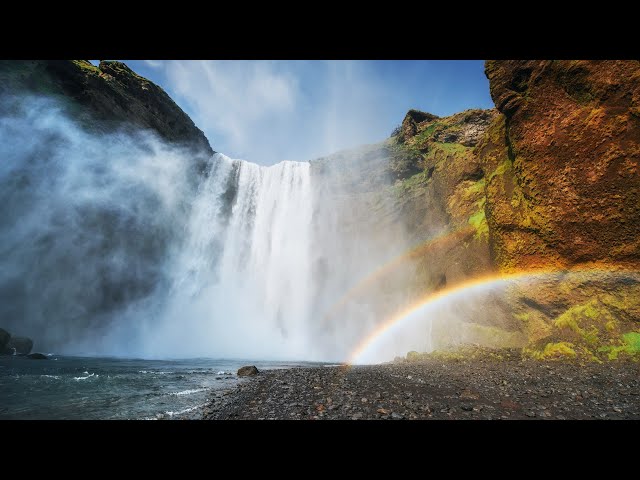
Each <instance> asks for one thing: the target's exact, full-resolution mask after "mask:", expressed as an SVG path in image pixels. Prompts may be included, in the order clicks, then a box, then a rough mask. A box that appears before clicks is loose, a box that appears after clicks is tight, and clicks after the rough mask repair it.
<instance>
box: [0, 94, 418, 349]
mask: <svg viewBox="0 0 640 480" xmlns="http://www.w3.org/2000/svg"><path fill="white" fill-rule="evenodd" d="M3 102H4V103H3ZM0 113H1V115H0V158H2V159H3V162H0V200H2V204H3V205H4V207H5V208H4V210H3V213H2V215H0V226H1V227H2V235H0V264H1V265H2V266H3V268H2V269H0V317H1V318H2V322H3V325H2V326H3V328H6V329H8V330H10V331H12V332H13V331H16V332H19V333H20V334H22V335H26V336H31V337H33V338H34V339H35V340H36V342H37V344H38V348H39V349H42V350H44V351H56V352H59V353H70V354H82V355H118V356H126V357H132V356H135V357H137V356H142V357H146V358H167V357H196V356H202V357H217V358H246V359H273V360H276V359H277V360H280V359H281V360H286V359H291V360H328V361H340V360H345V359H347V358H348V356H349V353H350V352H351V350H352V349H353V348H354V346H355V345H357V344H358V343H359V342H360V341H361V339H362V338H363V336H365V335H366V334H367V333H368V332H370V331H371V330H372V329H373V328H375V326H376V325H377V324H378V323H380V322H381V321H383V320H384V319H385V318H386V317H387V316H388V315H390V314H391V313H392V312H393V311H395V310H396V309H397V308H398V307H399V306H400V305H402V304H403V303H405V302H406V298H404V297H405V296H406V292H407V291H408V288H407V285H408V283H407V282H405V280H406V279H408V278H409V277H410V273H411V272H410V271H406V272H405V271H404V270H398V269H396V268H394V269H391V270H390V269H387V270H384V274H383V275H380V274H379V273H376V272H377V271H378V268H379V267H380V266H381V265H385V264H388V263H389V262H390V261H392V260H393V259H394V258H396V257H397V256H398V255H399V254H402V252H404V251H406V249H407V248H408V246H409V244H408V240H407V235H406V232H405V230H404V227H403V223H402V221H401V217H402V212H401V206H398V203H397V202H396V201H395V200H394V199H395V198H396V197H394V193H393V189H391V188H387V187H389V186H390V183H389V180H388V178H387V173H386V172H387V167H388V152H387V150H386V147H385V146H384V145H382V144H380V145H374V146H370V147H363V148H361V149H357V150H354V151H351V152H342V153H339V154H336V155H332V156H331V157H327V158H324V159H318V160H314V161H311V162H292V161H283V162H281V163H278V164H276V165H273V166H269V167H265V166H259V165H257V164H254V163H251V162H247V161H243V160H234V159H230V158H228V157H226V156H224V155H222V154H215V155H214V156H213V157H212V158H211V159H209V161H208V163H207V168H206V171H204V172H203V171H202V168H201V163H199V160H198V161H197V160H195V159H194V157H193V155H192V154H191V153H190V152H189V151H188V150H183V149H180V148H177V147H175V146H172V145H168V144H166V143H165V142H162V141H161V140H159V139H158V138H157V137H156V136H154V135H153V134H152V133H151V132H136V133H135V134H130V133H124V132H115V133H109V134H106V133H96V132H89V131H87V130H85V129H83V128H80V127H79V126H78V125H77V124H76V123H74V121H72V120H70V119H69V118H68V117H66V116H65V115H64V114H63V113H62V111H61V110H60V108H59V105H58V104H57V103H56V102H55V101H54V100H52V99H46V98H17V97H16V98H9V99H6V98H5V99H4V100H3V101H0ZM391 265H393V262H392V263H391Z"/></svg>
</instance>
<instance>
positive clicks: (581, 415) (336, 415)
mask: <svg viewBox="0 0 640 480" xmlns="http://www.w3.org/2000/svg"><path fill="white" fill-rule="evenodd" d="M202 414H203V418H204V419H207V420H218V419H248V420H253V419H256V420H258V419H287V420H292V419H293V420H322V419H342V420H344V419H346V420H361V419H383V420H386V419H390V420H401V419H408V420H412V419H439V420H446V419H486V420H488V419H503V420H509V419H522V420H525V419H555V420H564V419H640V365H639V364H638V363H636V362H632V361H618V362H610V363H595V362H593V363H586V364H580V363H577V362H566V361H563V362H562V363H560V362H552V361H536V360H531V359H522V358H520V356H519V355H518V354H517V353H513V354H511V355H505V354H501V355H500V358H497V357H492V356H486V357H483V358H476V359H459V358H453V359H452V358H448V359H447V358H429V359H424V360H421V361H420V362H416V363H412V362H405V363H393V364H383V365H371V366H353V367H348V366H341V367H315V368H292V369H287V370H271V371H261V372H260V374H259V375H257V376H255V377H252V378H249V379H246V380H244V381H242V382H241V383H240V384H239V385H238V386H237V387H236V389H235V390H231V391H227V392H218V393H216V394H215V396H214V397H212V399H211V402H210V403H209V404H208V405H207V406H205V407H204V409H203V411H202Z"/></svg>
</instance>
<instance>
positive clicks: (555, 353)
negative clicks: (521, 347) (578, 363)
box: [525, 342, 578, 360]
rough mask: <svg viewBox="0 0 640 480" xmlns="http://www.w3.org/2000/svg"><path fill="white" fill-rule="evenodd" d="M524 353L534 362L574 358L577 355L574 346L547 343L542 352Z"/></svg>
mask: <svg viewBox="0 0 640 480" xmlns="http://www.w3.org/2000/svg"><path fill="white" fill-rule="evenodd" d="M525 353H526V354H528V355H529V356H530V357H531V358H535V359H536V360H550V359H562V358H566V357H569V358H575V357H577V355H578V354H577V353H576V351H575V345H574V344H573V343H569V342H556V343H547V344H546V345H545V347H544V350H542V351H536V350H527V349H525Z"/></svg>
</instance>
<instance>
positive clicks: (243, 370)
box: [238, 365, 260, 377]
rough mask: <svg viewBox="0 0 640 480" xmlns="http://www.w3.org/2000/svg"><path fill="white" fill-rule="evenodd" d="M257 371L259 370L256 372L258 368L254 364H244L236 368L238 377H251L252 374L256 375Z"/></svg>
mask: <svg viewBox="0 0 640 480" xmlns="http://www.w3.org/2000/svg"><path fill="white" fill-rule="evenodd" d="M258 373H260V372H258V369H257V368H256V367H255V365H246V366H244V367H240V368H239V369H238V376H239V377H251V376H253V375H257V374H258Z"/></svg>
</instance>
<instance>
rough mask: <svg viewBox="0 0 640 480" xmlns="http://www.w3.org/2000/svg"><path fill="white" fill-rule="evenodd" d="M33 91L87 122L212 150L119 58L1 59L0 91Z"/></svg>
mask: <svg viewBox="0 0 640 480" xmlns="http://www.w3.org/2000/svg"><path fill="white" fill-rule="evenodd" d="M3 93H8V94H16V93H32V94H45V95H48V96H54V97H56V98H58V99H60V100H62V101H64V102H65V103H66V104H67V106H68V108H69V109H71V111H72V113H73V116H74V118H76V119H78V120H79V121H81V122H82V123H83V124H84V125H85V127H88V128H93V129H97V130H101V131H111V130H114V129H123V128H124V129H130V128H133V129H147V130H152V131H154V132H156V133H157V134H158V135H159V136H160V137H161V138H163V139H164V140H166V141H168V142H171V143H174V144H177V145H180V146H183V147H187V148H189V149H191V150H193V151H194V152H198V153H202V155H203V156H204V157H209V156H211V155H212V154H213V153H214V152H213V149H212V148H211V146H210V145H209V142H208V140H207V139H206V137H205V136H204V133H202V131H201V130H200V129H199V128H198V127H196V126H195V124H194V123H193V121H192V120H191V119H190V118H189V116H188V115H187V114H186V113H185V112H184V111H182V109H181V108H180V107H179V106H178V105H176V103H175V102H174V101H173V100H172V99H171V97H169V95H167V93H166V92H165V91H164V90H163V89H162V88H160V87H159V86H158V85H156V84H154V83H153V82H151V81H149V80H148V79H146V78H144V77H141V76H140V75H137V74H136V73H135V72H133V71H132V70H131V69H130V68H129V67H127V66H126V65H125V64H124V63H122V62H116V61H101V62H100V65H99V66H97V67H96V66H94V65H93V64H92V63H90V62H89V61H87V60H1V61H0V94H3Z"/></svg>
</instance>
